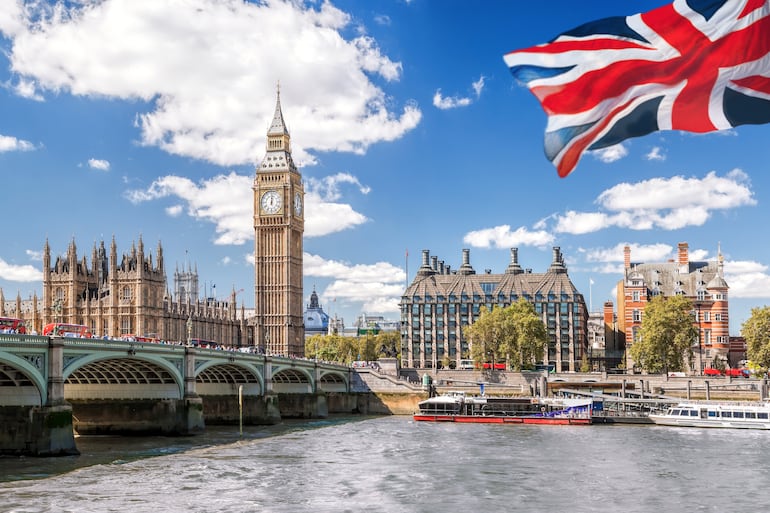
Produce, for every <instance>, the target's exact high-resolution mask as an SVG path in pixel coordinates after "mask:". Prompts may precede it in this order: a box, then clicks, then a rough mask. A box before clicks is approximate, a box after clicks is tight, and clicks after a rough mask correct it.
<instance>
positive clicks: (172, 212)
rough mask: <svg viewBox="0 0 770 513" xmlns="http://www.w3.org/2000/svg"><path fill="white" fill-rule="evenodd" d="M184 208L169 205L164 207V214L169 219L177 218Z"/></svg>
mask: <svg viewBox="0 0 770 513" xmlns="http://www.w3.org/2000/svg"><path fill="white" fill-rule="evenodd" d="M183 210H184V207H183V206H182V205H171V206H170V207H166V214H167V215H168V216H169V217H179V216H180V215H181V214H182V211H183Z"/></svg>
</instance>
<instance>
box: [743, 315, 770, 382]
mask: <svg viewBox="0 0 770 513" xmlns="http://www.w3.org/2000/svg"><path fill="white" fill-rule="evenodd" d="M741 335H743V338H744V339H746V356H747V358H748V359H749V360H751V362H752V363H753V364H755V365H757V366H759V367H760V368H761V369H763V370H764V369H768V368H770V307H769V306H763V307H757V308H752V309H751V316H750V317H749V318H748V319H747V320H746V322H744V323H743V324H742V325H741Z"/></svg>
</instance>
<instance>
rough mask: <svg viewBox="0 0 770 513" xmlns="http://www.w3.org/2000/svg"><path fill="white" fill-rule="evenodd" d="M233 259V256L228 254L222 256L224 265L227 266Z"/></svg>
mask: <svg viewBox="0 0 770 513" xmlns="http://www.w3.org/2000/svg"><path fill="white" fill-rule="evenodd" d="M232 261H233V259H232V258H230V257H229V256H226V257H222V260H221V261H220V262H221V263H222V265H225V266H227V265H230V263H231V262H232Z"/></svg>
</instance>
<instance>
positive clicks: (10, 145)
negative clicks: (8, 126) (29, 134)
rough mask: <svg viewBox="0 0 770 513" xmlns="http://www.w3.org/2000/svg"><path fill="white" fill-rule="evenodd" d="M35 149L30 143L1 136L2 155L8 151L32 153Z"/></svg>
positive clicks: (0, 148)
mask: <svg viewBox="0 0 770 513" xmlns="http://www.w3.org/2000/svg"><path fill="white" fill-rule="evenodd" d="M34 149H35V145H34V144H32V143H31V142H29V141H24V140H21V139H17V138H15V137H11V136H9V135H2V134H0V153H4V152H6V151H32V150H34Z"/></svg>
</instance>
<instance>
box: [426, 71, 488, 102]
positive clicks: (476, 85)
mask: <svg viewBox="0 0 770 513" xmlns="http://www.w3.org/2000/svg"><path fill="white" fill-rule="evenodd" d="M471 88H472V89H473V92H474V94H475V95H476V98H479V97H480V96H481V92H482V91H483V90H484V75H481V76H480V77H479V79H478V80H477V81H475V82H473V83H472V84H471ZM471 103H473V99H472V98H469V97H462V96H450V97H445V96H444V95H442V94H441V89H437V90H436V92H435V93H434V94H433V106H434V107H436V108H438V109H441V110H448V109H456V108H457V107H467V106H468V105H470V104H471Z"/></svg>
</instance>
